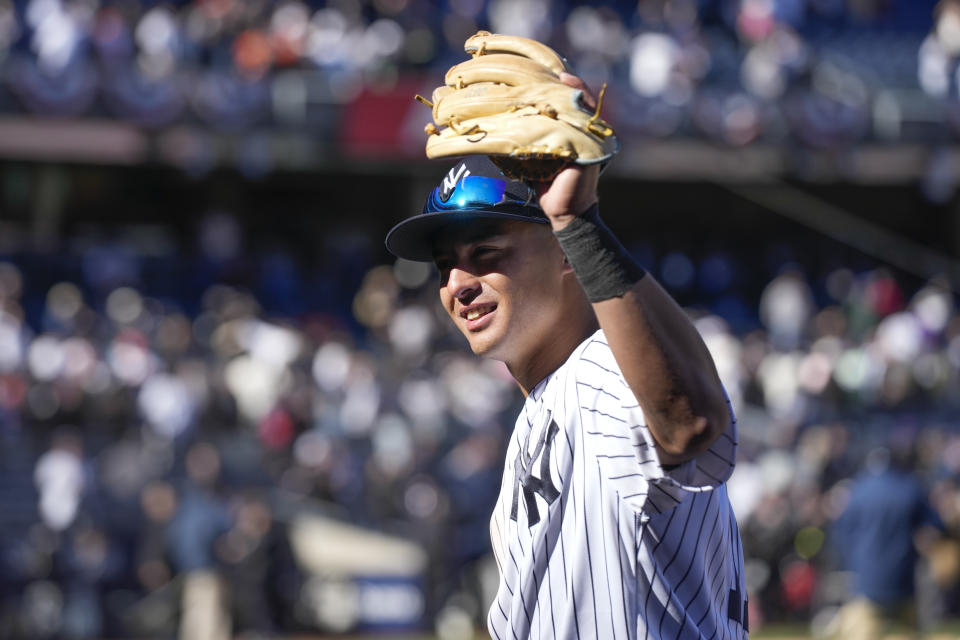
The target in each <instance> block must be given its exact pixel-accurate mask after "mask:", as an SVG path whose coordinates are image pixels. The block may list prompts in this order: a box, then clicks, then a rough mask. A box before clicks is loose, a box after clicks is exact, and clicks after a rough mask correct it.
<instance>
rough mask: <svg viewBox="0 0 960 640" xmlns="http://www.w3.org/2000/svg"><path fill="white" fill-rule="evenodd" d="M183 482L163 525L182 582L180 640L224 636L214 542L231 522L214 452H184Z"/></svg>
mask: <svg viewBox="0 0 960 640" xmlns="http://www.w3.org/2000/svg"><path fill="white" fill-rule="evenodd" d="M185 465H186V472H187V478H186V481H185V482H184V483H183V485H182V486H181V488H180V497H179V499H178V508H177V513H176V515H175V516H174V518H173V521H172V522H171V523H170V526H169V536H170V555H171V559H172V560H173V566H174V570H175V571H176V572H177V574H178V575H180V576H181V579H182V593H183V596H182V600H181V603H182V604H181V613H180V616H181V620H180V634H179V637H180V638H181V640H201V639H206V640H225V639H226V638H229V637H230V633H231V631H230V629H231V623H230V618H229V614H228V609H227V606H228V604H227V603H228V597H229V596H228V593H227V586H226V583H225V582H224V577H223V575H222V574H221V572H220V571H219V570H218V563H217V560H216V557H215V544H216V541H217V540H218V538H219V537H220V536H221V535H223V534H224V533H225V532H226V531H227V530H228V528H229V527H230V523H231V518H230V515H229V513H228V511H227V508H226V504H225V502H224V499H223V497H222V496H221V495H220V494H219V491H220V487H219V481H220V454H219V452H218V451H217V450H216V448H215V447H214V446H213V445H211V444H209V443H205V442H200V443H197V444H194V445H192V446H191V447H190V448H189V449H188V450H187V453H186V456H185Z"/></svg>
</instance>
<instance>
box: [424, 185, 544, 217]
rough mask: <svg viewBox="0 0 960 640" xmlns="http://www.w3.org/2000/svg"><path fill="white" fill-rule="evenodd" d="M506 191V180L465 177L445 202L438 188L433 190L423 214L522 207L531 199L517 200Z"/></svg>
mask: <svg viewBox="0 0 960 640" xmlns="http://www.w3.org/2000/svg"><path fill="white" fill-rule="evenodd" d="M506 190H507V182H506V180H500V179H497V178H488V177H486V176H467V177H465V178H462V179H460V180H458V181H457V184H456V186H455V187H454V189H453V193H451V194H450V197H449V198H447V201H446V202H444V201H443V200H441V198H440V187H436V188H434V190H433V192H432V193H431V194H430V197H429V198H427V202H426V204H425V205H424V206H423V212H424V213H437V212H440V211H469V210H482V209H487V208H490V207H496V206H498V205H513V206H515V207H524V206H526V205H528V204H529V203H530V201H531V199H532V197H531V198H528V199H527V200H519V199H517V198H514V197H513V196H511V195H510V194H507V193H506ZM531 196H532V193H531ZM501 208H502V207H501ZM509 208H513V207H509Z"/></svg>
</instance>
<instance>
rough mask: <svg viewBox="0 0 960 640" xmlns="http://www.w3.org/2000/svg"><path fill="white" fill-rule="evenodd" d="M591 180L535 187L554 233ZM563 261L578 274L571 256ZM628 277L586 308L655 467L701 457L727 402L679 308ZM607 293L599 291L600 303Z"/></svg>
mask: <svg viewBox="0 0 960 640" xmlns="http://www.w3.org/2000/svg"><path fill="white" fill-rule="evenodd" d="M564 76H565V77H564V81H565V82H568V83H569V84H571V85H573V86H580V87H581V88H583V84H582V82H581V81H580V80H579V79H578V78H576V77H574V76H570V75H567V74H564ZM598 176H599V170H598V169H597V168H596V167H595V166H592V167H579V166H571V167H569V168H567V169H564V170H563V171H562V172H561V173H560V174H559V175H558V176H557V177H556V178H555V179H554V180H553V181H552V182H551V183H549V184H544V185H541V186H540V187H539V188H538V192H539V196H540V206H541V207H542V208H543V210H544V212H545V213H546V214H547V216H548V217H549V218H550V222H551V225H552V226H553V230H554V232H555V233H557V232H560V231H561V230H563V229H566V228H567V226H568V225H569V224H570V223H571V222H573V221H574V219H575V218H577V217H578V216H580V214H583V213H585V212H587V211H588V210H590V209H591V208H592V205H594V204H596V202H597V181H598ZM560 235H563V234H560ZM567 255H568V259H570V262H571V265H572V266H573V268H574V270H575V271H577V272H578V276H580V275H581V271H582V269H581V268H580V267H582V265H578V264H577V260H576V257H577V256H574V255H573V252H571V251H567ZM627 272H628V273H630V280H629V281H625V283H624V284H621V287H620V289H622V290H621V291H618V292H617V294H616V295H613V296H612V297H605V299H602V300H595V301H593V302H592V304H593V309H594V312H595V313H596V316H597V320H598V322H599V324H600V327H601V328H602V329H603V331H604V334H605V335H606V337H607V340H608V341H609V343H610V349H611V351H612V352H613V355H614V357H615V358H616V360H617V364H618V365H619V366H620V370H621V371H622V372H623V375H624V378H625V379H626V381H627V384H628V385H629V386H630V389H631V390H632V391H633V393H634V395H635V396H636V397H637V400H638V401H639V403H640V406H641V408H642V409H643V412H644V416H645V418H646V420H647V426H648V427H649V429H650V432H651V433H652V434H653V437H654V439H655V440H656V441H657V444H658V445H659V449H660V457H661V461H662V462H663V463H664V464H677V463H680V462H684V461H686V460H688V459H690V458H692V457H694V456H696V455H698V454H700V453H702V452H703V451H705V450H706V449H707V448H708V447H709V446H710V445H711V444H712V443H713V441H714V440H715V439H716V438H718V437H719V436H720V434H721V433H723V432H724V430H725V429H726V428H727V425H728V423H729V420H730V416H729V411H728V409H727V404H726V398H725V397H724V393H723V389H722V387H721V384H720V379H719V376H718V375H717V370H716V366H715V365H714V363H713V359H712V358H711V356H710V353H709V351H708V350H707V347H706V345H705V344H704V343H703V340H702V339H701V338H700V335H699V333H698V332H697V330H696V329H695V328H694V326H693V324H692V323H691V322H690V320H689V318H688V317H687V315H686V313H684V311H683V309H681V308H680V306H679V305H678V304H677V303H676V302H675V301H674V300H673V298H671V297H670V295H669V294H667V292H666V291H664V289H663V288H662V287H661V286H660V285H659V284H658V283H657V282H656V280H655V279H654V278H653V276H652V275H651V274H649V273H648V274H645V275H642V276H640V277H639V279H638V280H635V281H634V279H635V278H636V277H637V274H638V273H639V272H636V271H631V270H630V269H627ZM619 278H620V280H623V278H624V276H623V275H622V274H621V275H620V276H619ZM581 281H582V279H581ZM595 288H596V287H595V286H594V289H595ZM615 288H616V287H615ZM601 289H603V287H601ZM587 293H588V297H592V298H596V297H597V296H590V293H591V292H590V291H587ZM607 295H608V294H606V293H603V292H601V297H604V296H607Z"/></svg>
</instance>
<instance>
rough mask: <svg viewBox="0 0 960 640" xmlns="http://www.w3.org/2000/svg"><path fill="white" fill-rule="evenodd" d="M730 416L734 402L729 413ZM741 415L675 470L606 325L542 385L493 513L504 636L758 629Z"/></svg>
mask: <svg viewBox="0 0 960 640" xmlns="http://www.w3.org/2000/svg"><path fill="white" fill-rule="evenodd" d="M731 415H732V412H731ZM735 455H736V425H735V423H734V421H733V420H731V424H730V427H729V428H728V430H727V432H726V433H724V434H723V435H722V436H721V437H720V438H719V439H718V440H717V441H716V442H715V443H714V444H713V446H712V447H711V448H710V450H709V451H707V452H705V453H704V454H702V455H701V456H699V457H698V458H696V459H695V460H691V461H690V462H687V463H685V464H683V465H681V466H678V467H676V468H674V469H671V470H669V471H665V470H664V468H663V467H661V466H660V463H659V461H658V458H657V455H656V453H655V450H654V440H653V436H652V435H651V434H650V431H649V430H648V429H647V427H646V425H645V423H644V419H643V414H642V412H641V410H640V407H639V405H638V403H637V401H636V398H635V396H634V395H633V393H632V392H631V390H630V389H629V387H627V385H626V382H625V381H624V379H623V376H622V374H621V373H620V369H619V367H618V366H617V364H616V362H615V361H614V358H613V354H612V353H611V351H610V348H609V347H608V346H607V343H606V338H605V336H604V335H603V332H602V331H597V332H596V333H595V334H594V335H593V336H591V337H590V338H588V339H587V340H586V341H584V342H583V343H582V344H581V345H580V346H579V347H578V348H577V349H576V350H575V351H574V352H573V354H572V355H571V356H570V358H569V359H568V360H567V362H566V363H564V365H563V366H561V367H560V368H559V369H557V370H556V371H555V372H553V373H552V374H551V375H550V376H548V377H547V378H546V379H545V380H543V381H541V382H540V383H539V384H538V385H537V386H536V387H535V388H534V389H533V390H532V391H531V393H530V395H529V396H528V397H527V399H526V403H525V404H524V408H523V411H522V412H521V414H520V416H519V417H518V418H517V423H516V426H515V428H514V432H513V436H512V438H511V440H510V444H509V447H508V450H507V459H506V468H505V470H504V474H503V485H502V487H501V490H500V497H499V500H498V502H497V506H496V509H495V510H494V514H493V517H492V519H491V523H490V532H491V537H492V542H493V548H494V554H495V556H496V559H497V564H498V565H499V568H500V587H499V590H498V592H497V597H496V600H495V602H494V603H493V605H492V606H491V607H490V612H489V614H488V616H487V625H488V628H489V630H490V634H491V636H492V637H493V638H495V639H496V640H523V639H525V638H582V639H584V640H587V639H593V638H602V639H607V638H618V639H619V638H631V639H633V638H637V639H660V638H671V639H673V638H677V639H687V638H693V639H697V638H704V639H709V638H715V639H718V640H720V639H730V640H732V639H742V638H746V637H747V631H746V630H745V628H744V626H745V625H746V617H745V609H746V598H745V595H744V594H745V593H746V591H745V587H744V582H743V553H742V550H741V547H740V534H739V532H738V530H737V525H736V521H735V519H734V516H733V511H732V509H731V507H730V503H729V500H728V499H727V492H726V487H725V485H724V482H725V481H726V479H727V478H728V477H729V476H730V473H731V472H732V471H733V465H734V458H735Z"/></svg>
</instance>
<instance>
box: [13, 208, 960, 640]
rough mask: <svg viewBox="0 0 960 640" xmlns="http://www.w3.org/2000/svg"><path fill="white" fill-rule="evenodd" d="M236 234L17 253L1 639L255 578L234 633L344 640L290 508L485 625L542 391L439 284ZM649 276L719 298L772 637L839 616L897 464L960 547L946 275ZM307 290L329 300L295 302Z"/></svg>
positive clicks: (672, 259) (741, 466)
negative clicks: (498, 352) (512, 435)
mask: <svg viewBox="0 0 960 640" xmlns="http://www.w3.org/2000/svg"><path fill="white" fill-rule="evenodd" d="M215 220H216V222H215V226H216V228H217V229H218V230H219V232H218V233H217V234H215V235H213V236H211V237H215V238H218V239H219V240H218V241H217V242H206V243H205V241H204V240H203V234H201V241H200V249H199V250H197V251H196V252H195V253H191V251H190V250H189V249H188V248H185V247H179V248H178V247H172V248H170V249H171V253H170V254H169V255H168V256H167V257H166V258H156V257H154V258H148V257H145V256H142V255H139V254H137V253H136V252H133V251H130V250H123V248H122V247H119V246H117V245H116V244H102V243H101V244H98V243H96V242H89V243H81V244H78V245H74V246H72V247H70V249H69V250H67V251H63V252H55V253H43V254H39V253H31V252H27V251H20V252H17V251H9V250H7V251H5V253H4V256H3V260H2V262H0V439H2V443H3V446H2V447H0V501H2V504H3V505H4V509H3V510H0V635H3V636H4V637H30V638H44V637H73V638H93V637H111V636H118V635H122V636H124V637H130V636H137V635H154V636H155V635H156V634H158V633H159V634H163V633H173V632H174V631H175V630H176V628H177V625H178V624H181V622H180V620H182V619H183V618H184V617H185V616H186V615H187V614H186V612H185V611H181V610H180V608H179V602H180V600H179V599H178V598H179V596H178V595H177V594H179V593H180V592H181V590H182V589H184V588H186V587H185V584H186V581H185V579H184V576H187V575H191V572H197V571H213V572H215V573H216V574H219V575H220V576H222V577H224V578H226V579H227V580H228V582H229V583H230V584H231V585H232V586H233V593H232V595H231V601H232V608H231V611H232V614H231V617H232V620H233V628H234V631H235V632H237V633H252V634H253V633H260V634H264V633H272V632H276V631H286V632H289V631H294V630H303V629H313V628H317V627H320V628H323V626H324V624H325V621H324V619H323V618H322V616H318V615H317V612H316V611H314V610H313V609H312V608H311V606H310V603H309V602H308V601H307V599H306V598H305V591H307V589H306V587H305V585H306V584H307V583H308V582H309V579H310V576H309V575H307V571H305V569H304V567H303V566H302V564H301V563H300V562H298V560H297V557H296V554H295V553H294V552H293V550H292V548H291V544H290V539H289V536H288V535H287V534H288V532H287V525H288V524H289V521H290V516H291V511H290V509H289V507H288V506H285V505H289V504H290V499H291V497H294V498H296V499H297V500H300V501H301V502H297V503H296V504H299V505H301V506H302V505H303V504H304V503H303V502H302V501H303V500H308V501H309V502H308V503H307V504H310V505H313V506H314V507H317V508H321V509H323V510H324V512H325V513H328V514H333V515H334V516H335V517H336V518H338V519H340V520H342V521H345V522H350V523H353V524H356V525H360V526H362V527H365V528H373V529H377V530H380V531H385V532H388V533H390V534H392V535H395V536H398V537H401V538H404V539H407V540H412V541H414V542H416V543H417V544H419V545H422V546H423V547H424V548H426V549H428V550H429V553H430V566H429V569H428V572H427V576H426V581H425V584H426V609H425V616H424V620H423V624H424V625H426V626H430V625H432V624H433V623H434V621H435V620H440V619H441V618H442V617H444V616H446V617H448V618H449V616H450V611H451V608H453V609H456V610H458V611H459V612H460V615H461V617H463V616H466V617H467V618H468V619H473V620H476V621H479V618H478V617H477V616H479V615H481V610H482V608H483V607H482V606H481V600H482V599H483V598H484V597H487V595H486V594H484V593H483V589H482V587H478V586H477V585H482V583H483V575H484V573H483V572H484V571H489V570H490V565H489V557H488V554H489V542H488V527H487V518H488V516H489V513H490V509H491V506H492V503H493V501H494V500H495V495H496V492H497V490H498V487H499V478H500V473H501V465H502V456H503V450H504V445H505V437H506V434H507V433H508V430H509V429H510V428H511V426H512V423H513V416H514V415H515V411H516V409H517V407H518V404H519V403H520V402H521V401H522V398H521V397H519V396H520V394H519V392H518V391H517V390H516V388H515V387H514V385H513V384H512V382H511V381H510V378H509V376H508V375H507V373H506V371H505V370H503V369H502V367H501V366H500V365H499V364H497V363H493V362H488V361H482V360H477V359H475V358H474V357H473V356H472V355H470V354H469V353H467V352H465V349H464V345H463V343H462V339H461V338H460V336H459V335H456V334H455V333H454V330H453V329H452V328H451V327H450V326H449V323H448V322H446V319H445V318H443V317H442V315H441V314H442V310H440V309H439V308H438V306H437V305H436V304H435V300H434V297H435V291H434V289H433V287H432V286H431V283H432V281H433V277H434V276H433V274H432V270H431V269H430V268H428V267H425V266H423V265H420V264H416V263H409V262H403V261H400V262H397V263H394V264H376V258H374V257H370V256H372V255H374V254H373V253H372V252H371V254H370V255H368V256H355V257H354V261H353V263H351V265H350V270H343V269H342V268H336V267H331V268H326V267H324V268H320V271H321V272H320V273H315V272H313V271H312V270H311V269H312V268H311V267H309V266H307V265H304V264H301V263H299V262H298V261H297V260H295V259H293V258H292V257H289V256H287V257H286V258H283V257H282V256H279V255H277V254H276V253H269V254H250V253H249V252H245V251H243V250H242V249H241V246H242V241H234V242H225V241H224V238H228V239H229V238H230V237H232V234H234V235H235V234H237V233H240V231H239V229H234V231H233V232H230V229H231V222H230V218H229V216H224V215H222V214H218V216H216V217H215ZM208 240H209V238H208ZM157 259H159V260H161V262H160V264H159V265H153V266H152V267H151V266H149V263H150V260H157ZM644 259H645V262H646V264H647V265H648V266H649V267H650V268H651V270H652V271H653V272H654V273H656V274H657V275H658V277H659V278H660V279H661V280H662V281H663V282H664V283H665V284H666V286H668V287H669V288H670V289H671V290H672V291H674V293H676V294H677V295H680V296H681V297H683V298H684V299H695V300H697V301H698V302H697V303H695V304H691V305H690V311H691V313H692V314H693V316H694V317H695V318H696V322H697V326H698V328H699V329H700V331H701V332H702V334H703V335H704V337H705V339H706V342H707V344H708V346H709V347H710V349H711V351H712V352H713V354H714V356H715V359H716V361H717V364H718V368H719V371H720V374H721V377H722V379H723V381H724V383H725V385H726V388H727V390H728V392H729V393H730V395H731V398H732V400H733V402H734V405H735V407H736V409H737V412H738V415H739V427H740V431H739V433H740V459H739V462H738V468H737V471H736V473H735V475H734V477H733V479H732V480H731V482H730V491H731V496H732V502H733V504H734V506H735V508H736V510H737V514H738V519H739V520H740V524H741V528H742V530H743V536H744V546H745V551H746V557H747V565H748V574H749V575H748V583H749V586H750V590H751V594H750V604H751V607H752V610H751V621H752V623H753V627H754V628H759V627H761V626H762V625H763V624H764V622H765V621H783V620H798V621H800V620H809V619H811V618H814V616H815V614H817V613H818V612H829V611H831V610H832V608H833V607H834V606H835V605H836V604H838V603H839V602H840V601H841V600H842V598H843V588H844V583H843V580H842V577H843V574H842V573H841V572H839V571H838V569H839V565H838V561H837V560H838V559H837V558H836V557H835V554H831V552H830V538H831V533H830V530H831V523H832V522H833V520H834V519H835V518H836V517H837V516H838V514H839V512H840V511H841V510H842V508H843V505H844V500H845V497H846V495H847V491H848V489H849V485H850V479H851V478H852V477H853V476H854V475H855V474H856V473H857V472H858V471H859V469H860V468H861V466H862V463H863V461H864V460H865V459H866V457H867V454H868V453H869V452H870V451H871V450H872V449H874V448H876V447H881V446H886V447H889V448H893V449H898V450H899V449H904V448H910V447H912V448H914V449H915V450H916V452H917V457H916V459H917V466H916V473H917V474H918V475H919V476H920V477H922V478H923V479H924V480H925V481H926V482H927V483H929V486H930V488H931V496H932V501H933V504H934V505H935V507H936V508H937V510H938V512H939V513H940V515H941V517H942V519H943V520H944V522H945V523H946V524H947V526H948V529H949V531H951V532H953V533H958V532H960V432H958V430H957V428H956V424H957V418H958V415H960V413H958V409H960V400H958V398H957V394H956V393H953V390H955V389H956V388H957V383H958V377H960V314H958V313H957V310H956V308H955V295H954V294H953V293H952V291H951V290H950V289H949V288H948V287H947V286H946V285H945V284H944V283H939V282H937V281H931V282H927V283H917V282H916V281H915V280H913V279H908V278H905V277H903V276H900V275H896V274H893V273H891V272H889V271H887V270H885V269H883V268H881V267H876V266H873V267H871V268H864V269H859V270H856V271H854V270H853V269H851V268H842V267H840V268H834V269H830V270H827V271H823V270H820V269H817V268H814V267H811V266H810V264H807V265H806V267H805V266H804V262H802V261H791V260H780V261H768V262H769V264H770V265H771V266H770V268H769V270H768V271H763V270H762V269H755V268H754V267H753V266H751V265H748V264H746V263H744V262H743V261H742V259H740V258H737V257H733V256H730V255H727V256H724V255H714V254H711V255H697V254H693V253H691V254H683V253H678V252H670V253H666V254H656V253H651V254H649V255H645V256H644ZM278 264H280V265H283V266H282V268H281V267H278ZM78 265H80V266H79V268H78ZM151 273H154V274H160V276H162V275H163V274H166V276H167V277H166V279H164V278H163V277H160V276H158V277H157V278H154V277H153V276H150V275H149V274H151ZM188 273H189V274H193V275H192V279H187V278H184V277H181V276H183V275H184V274H188ZM278 273H279V274H281V275H282V278H278V276H277V274H278ZM171 279H172V280H174V281H176V280H181V281H182V280H188V281H187V282H180V284H181V285H183V288H182V289H179V290H177V291H178V293H179V296H178V295H171V292H170V289H169V286H170V283H169V282H167V285H166V286H167V287H168V288H166V289H164V288H161V287H158V286H155V283H159V282H166V281H169V280H171ZM352 279H357V280H358V283H357V286H354V284H353V282H352ZM281 282H286V288H285V289H284V288H283V287H281V286H280V283H281ZM336 283H339V285H340V286H339V288H338V287H337V284H336ZM749 283H759V285H760V286H759V287H758V288H757V290H758V291H760V292H761V293H760V295H759V296H757V297H756V298H754V299H751V298H750V297H749V296H747V295H746V294H745V293H743V292H745V291H750V290H752V289H751V287H750V286H746V285H747V284H749ZM311 288H316V289H317V290H319V291H322V292H323V293H322V296H323V298H324V299H325V300H327V303H326V304H318V305H317V306H315V307H313V308H309V307H308V308H300V307H298V306H297V305H296V304H294V303H293V302H291V300H296V299H297V298H298V297H299V296H300V295H301V294H302V293H303V292H304V291H306V290H309V289H311ZM189 292H194V293H192V294H191V293H189ZM731 297H734V298H738V299H739V302H738V304H732V303H731ZM937 553H938V554H939V555H938V560H937V561H936V562H931V563H930V564H929V565H928V568H929V572H928V574H927V575H928V576H929V580H926V581H925V582H924V581H921V585H922V588H926V589H927V590H928V591H927V592H925V593H926V594H927V595H928V596H930V597H929V598H926V599H925V601H926V602H930V603H939V604H938V606H937V607H932V606H931V607H928V608H927V609H928V611H927V613H926V615H927V618H926V619H927V620H934V619H937V616H941V615H947V614H951V613H956V612H957V606H958V602H957V601H956V600H955V594H954V593H953V591H952V589H954V584H955V580H956V577H957V573H958V567H960V552H958V550H957V547H956V545H955V543H953V542H950V541H949V539H947V540H946V541H944V543H943V544H942V545H941V546H940V547H938V551H937ZM451 594H455V595H451ZM824 615H826V614H824ZM818 620H819V622H818V623H822V622H823V616H821V618H820V619H818Z"/></svg>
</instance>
